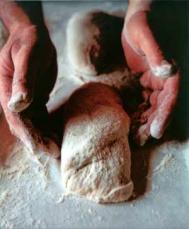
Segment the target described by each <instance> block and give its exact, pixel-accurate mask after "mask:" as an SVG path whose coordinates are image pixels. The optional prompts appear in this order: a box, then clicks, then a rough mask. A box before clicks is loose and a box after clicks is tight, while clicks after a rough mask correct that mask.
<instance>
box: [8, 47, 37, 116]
mask: <svg viewBox="0 0 189 229" xmlns="http://www.w3.org/2000/svg"><path fill="white" fill-rule="evenodd" d="M12 53H13V54H12V60H13V65H14V74H13V82H12V94H11V97H10V100H9V102H8V108H9V109H10V110H11V111H12V112H21V111H23V110H25V109H26V108H27V107H28V106H29V105H30V104H31V102H32V95H33V78H34V71H35V70H36V69H34V68H33V69H31V67H30V66H31V65H32V63H31V56H32V46H30V47H28V46H23V47H21V48H20V49H19V50H18V51H17V52H16V53H15V51H14V47H13V49H12Z"/></svg>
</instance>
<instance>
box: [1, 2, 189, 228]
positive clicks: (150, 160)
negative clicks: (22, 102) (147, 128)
mask: <svg viewBox="0 0 189 229" xmlns="http://www.w3.org/2000/svg"><path fill="white" fill-rule="evenodd" d="M121 7H122V9H125V8H126V5H125V3H124V2H122V3H120V2H118V3H115V2H114V3H113V4H112V3H105V2H104V3H100V4H98V3H96V4H94V3H88V4H87V3H86V2H85V3H64V2H63V3H54V4H52V3H44V12H45V15H46V16H45V17H46V20H47V24H48V27H49V29H50V33H51V35H52V39H53V41H54V43H55V46H56V48H57V51H58V64H59V73H58V75H59V79H58V81H57V86H56V88H55V90H54V92H53V94H52V97H51V100H50V102H49V104H48V108H49V110H52V109H54V108H55V107H56V106H58V105H59V104H60V103H62V101H65V99H67V98H68V96H69V94H70V93H71V92H72V91H73V90H74V89H75V88H77V87H78V86H79V85H80V84H81V83H80V82H79V81H76V80H74V79H73V78H72V77H71V76H70V77H68V75H70V74H71V73H69V69H67V65H66V63H65V59H64V53H65V47H64V44H65V27H66V23H67V20H68V18H69V17H70V16H71V15H72V14H73V12H76V11H79V10H87V9H91V8H95V9H96V8H97V9H99V8H100V9H105V10H108V11H111V10H113V9H114V10H117V9H120V8H121ZM186 125H187V123H186ZM178 131H179V129H178ZM0 139H1V142H0V159H1V162H2V163H3V162H4V166H1V167H0V228H1V229H5V228H16V229H17V228H19V229H21V228H49V229H51V228H82V229H84V228H145V229H146V228H150V229H151V228H158V229H159V228H188V225H189V217H188V210H189V143H188V141H186V140H185V141H182V143H181V142H180V141H178V140H170V139H171V138H169V140H164V141H162V143H153V144H150V145H148V146H146V147H144V148H141V149H137V150H136V149H135V150H134V149H133V154H134V155H135V156H134V157H133V168H132V171H133V175H132V177H133V179H134V183H135V193H134V196H133V200H131V201H129V202H126V203H121V204H112V205H99V204H95V203H93V202H90V201H87V200H85V199H81V198H76V197H73V196H67V195H66V194H65V193H64V192H63V188H62V186H61V177H60V170H59V166H60V164H59V161H56V160H54V159H52V158H49V157H47V156H44V155H43V153H41V154H36V155H31V154H30V153H29V152H27V151H26V150H25V149H24V148H23V147H22V146H21V145H19V143H17V142H16V141H15V139H14V138H13V137H12V136H11V135H10V133H9V130H8V127H7V125H6V122H5V120H4V118H3V117H0ZM9 152H14V154H13V156H11V157H10V158H9V159H8V160H6V162H5V158H6V155H8V153H9Z"/></svg>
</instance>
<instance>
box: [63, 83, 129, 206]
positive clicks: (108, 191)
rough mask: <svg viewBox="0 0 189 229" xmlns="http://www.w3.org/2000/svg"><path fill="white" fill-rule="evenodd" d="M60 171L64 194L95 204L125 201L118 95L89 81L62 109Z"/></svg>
mask: <svg viewBox="0 0 189 229" xmlns="http://www.w3.org/2000/svg"><path fill="white" fill-rule="evenodd" d="M64 123H65V126H64V134H63V143H62V149H61V173H62V179H63V185H64V188H65V189H66V191H67V192H68V193H73V194H77V195H79V196H84V197H86V198H88V199H90V200H93V201H95V202H100V203H113V202H121V201H125V200H127V199H128V198H129V197H130V196H131V194H132V191H133V183H132V181H131V178H130V166H131V162H130V149H129V144H128V133H129V125H130V120H129V117H128V115H127V114H126V113H125V111H124V110H123V108H122V103H121V101H120V98H119V96H118V95H117V93H116V92H115V91H114V90H113V89H112V88H110V87H108V86H106V85H103V84H99V83H90V84H87V85H85V86H83V87H81V88H80V89H78V90H77V91H76V92H75V93H74V94H73V95H72V96H71V98H70V99H69V101H68V102H67V104H66V105H65V120H64Z"/></svg>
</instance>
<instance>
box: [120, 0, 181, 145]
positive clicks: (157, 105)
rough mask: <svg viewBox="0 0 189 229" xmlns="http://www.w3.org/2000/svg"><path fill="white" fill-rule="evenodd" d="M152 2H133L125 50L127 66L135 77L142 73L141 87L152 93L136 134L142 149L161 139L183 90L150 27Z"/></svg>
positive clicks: (127, 21)
mask: <svg viewBox="0 0 189 229" xmlns="http://www.w3.org/2000/svg"><path fill="white" fill-rule="evenodd" d="M149 13H151V12H150V1H143V0H132V1H130V2H129V6H128V10H127V14H126V18H125V23H124V28H123V31H122V46H123V49H124V53H125V57H126V60H127V63H128V65H129V67H130V69H131V70H132V72H133V73H142V74H143V75H142V77H141V80H140V82H141V85H142V87H143V90H144V94H145V95H146V94H147V93H145V91H148V92H149V91H150V93H148V98H147V101H148V102H149V103H150V108H149V109H148V110H146V111H145V112H143V113H141V116H140V120H141V122H140V126H139V129H138V131H137V133H136V138H137V141H138V142H139V144H140V145H143V144H145V142H146V141H147V140H148V139H149V137H150V136H152V137H154V138H157V139H159V138H160V137H161V136H162V135H163V133H164V131H165V129H166V127H167V125H168V121H169V119H170V116H171V113H172V111H173V109H174V107H175V104H176V100H177V96H178V90H179V78H180V74H179V72H178V71H177V72H176V71H175V67H174V65H173V64H171V63H169V62H168V61H166V60H165V57H164V55H163V52H162V51H161V49H160V47H159V45H158V43H157V42H156V40H155V38H154V36H153V33H152V31H151V29H150V27H149V24H148V14H149Z"/></svg>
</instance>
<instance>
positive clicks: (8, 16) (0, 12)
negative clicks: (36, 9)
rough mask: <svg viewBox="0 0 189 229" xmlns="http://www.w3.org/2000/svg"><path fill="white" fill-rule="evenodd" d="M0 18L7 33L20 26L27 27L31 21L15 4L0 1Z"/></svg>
mask: <svg viewBox="0 0 189 229" xmlns="http://www.w3.org/2000/svg"><path fill="white" fill-rule="evenodd" d="M0 18H1V19H2V22H3V23H4V25H5V27H6V28H7V29H8V31H9V32H11V31H12V30H15V28H17V27H20V26H23V27H24V26H25V27H26V26H29V25H31V24H32V23H31V21H30V19H29V17H28V16H27V15H26V14H25V13H24V11H23V10H22V9H21V8H20V7H18V6H17V4H16V3H15V2H11V1H7V0H0Z"/></svg>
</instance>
